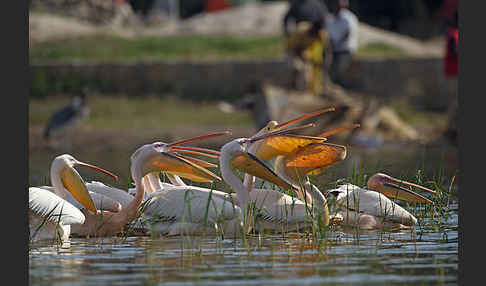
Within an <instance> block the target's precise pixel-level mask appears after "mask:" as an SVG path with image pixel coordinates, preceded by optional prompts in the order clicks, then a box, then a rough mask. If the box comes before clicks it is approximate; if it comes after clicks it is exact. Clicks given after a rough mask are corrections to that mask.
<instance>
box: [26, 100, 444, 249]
mask: <svg viewBox="0 0 486 286" xmlns="http://www.w3.org/2000/svg"><path fill="white" fill-rule="evenodd" d="M333 110H334V108H333V107H331V108H327V109H322V110H318V111H315V112H311V113H308V114H304V115H302V116H300V117H297V118H295V119H292V120H289V121H287V122H284V123H281V124H279V123H278V122H276V121H270V122H269V123H268V124H267V125H266V126H265V127H264V128H262V129H261V130H259V131H258V132H257V133H256V134H255V135H253V136H249V137H247V138H236V139H232V140H229V141H228V142H227V143H225V144H223V145H222V146H221V148H220V150H212V149H208V148H202V147H195V146H186V145H185V144H187V143H191V142H195V141H199V140H203V139H207V138H212V137H216V136H223V135H230V134H231V132H229V131H226V132H218V133H211V134H206V135H202V136H197V137H193V138H189V139H183V140H179V141H176V142H172V143H164V142H153V143H149V144H145V145H142V146H140V147H138V148H137V149H136V150H135V152H134V153H133V154H132V155H131V157H130V174H131V178H132V180H133V182H134V185H135V187H134V188H132V189H129V190H122V189H118V188H114V187H111V186H110V185H109V184H105V183H103V182H97V181H91V182H87V183H86V182H85V181H84V180H83V178H82V177H81V176H80V175H79V173H78V172H77V171H76V170H75V169H74V167H75V166H84V167H88V168H91V169H94V170H96V171H99V172H102V173H104V174H106V175H108V176H111V177H113V178H115V179H117V176H116V175H115V174H113V173H111V172H109V171H107V170H104V169H102V168H100V167H97V166H95V165H92V164H88V163H84V162H81V161H79V160H77V159H75V158H74V157H73V156H72V155H70V154H63V155H60V156H57V157H56V158H54V160H53V162H52V164H51V168H50V179H51V184H52V186H39V187H29V226H30V236H31V240H33V241H36V240H42V239H56V240H59V241H68V240H69V237H70V236H72V235H75V236H87V237H89V236H113V235H117V234H120V233H123V232H130V231H136V232H137V233H138V234H139V233H142V234H143V235H149V234H151V235H168V236H172V235H185V234H190V235H202V234H205V235H207V234H222V235H224V236H225V237H240V236H241V235H246V234H248V233H250V232H251V231H253V232H262V231H263V232H266V231H271V232H288V231H299V230H305V229H307V228H308V227H309V226H312V225H315V223H316V222H319V227H326V226H330V225H336V226H344V227H356V228H360V229H389V228H391V229H395V228H399V229H402V228H410V227H413V226H414V225H415V224H416V223H417V219H416V218H415V217H414V216H413V215H412V214H411V213H410V212H408V211H407V210H406V209H405V208H404V207H402V206H400V205H399V204H398V203H396V202H395V201H393V200H392V199H397V200H404V201H409V202H416V203H427V204H430V203H432V200H430V199H429V198H427V197H425V196H423V195H420V194H418V193H415V192H413V191H412V190H410V189H409V188H407V187H411V188H418V189H420V190H423V191H427V192H429V193H432V194H435V191H433V190H430V189H428V188H425V187H423V186H420V185H416V184H413V183H410V182H407V181H403V180H399V179H396V178H393V177H391V176H388V175H386V174H383V173H377V174H375V175H373V176H371V177H370V179H369V180H368V182H367V189H365V188H361V187H359V186H355V185H352V184H342V185H340V186H338V187H337V188H335V189H330V190H329V189H328V190H320V189H319V188H318V187H317V186H316V185H314V184H312V183H311V181H310V178H309V176H316V175H319V174H321V173H322V172H324V171H325V170H326V169H327V168H329V167H331V166H332V165H334V164H335V163H337V162H340V161H343V160H345V158H346V155H347V149H346V147H345V146H342V145H337V144H333V143H328V142H326V141H327V139H328V137H330V136H332V135H334V134H336V133H339V132H342V131H346V130H351V129H353V128H356V127H359V124H353V125H350V126H341V127H338V128H334V129H332V130H328V131H325V132H321V133H320V134H318V135H316V136H307V135H299V134H294V133H295V131H297V130H300V129H304V128H310V127H313V126H315V123H309V124H306V125H302V126H298V127H290V125H292V124H295V123H298V122H301V121H303V120H308V119H311V118H316V117H318V116H320V115H323V114H325V113H327V112H330V111H333ZM189 155H196V156H202V157H207V158H212V159H217V160H218V163H219V165H218V164H215V163H210V162H207V161H206V160H203V159H200V158H196V157H193V156H189ZM218 167H219V171H220V176H221V177H220V176H218V175H217V174H216V173H217V172H216V173H215V172H212V171H210V170H209V169H211V168H216V170H217V168H218ZM161 173H163V174H165V175H166V176H167V178H168V179H169V181H170V183H166V182H162V181H161V180H160V174H161ZM240 175H241V176H243V178H242V179H241V178H240ZM184 180H190V181H193V182H199V183H210V184H212V185H211V187H199V186H191V185H188V184H186V182H185V181H184ZM257 180H259V181H258V182H259V183H257ZM219 181H220V182H223V183H225V184H226V185H227V186H228V187H229V188H230V189H231V191H230V192H227V191H224V190H217V189H215V188H214V187H213V186H214V184H213V183H214V182H219ZM260 182H261V184H260ZM256 186H260V187H256ZM330 196H331V197H330ZM330 198H333V200H334V201H335V202H336V204H335V206H334V208H333V209H332V210H333V212H332V213H331V211H330V210H331V208H330V206H329V203H328V202H329V200H330Z"/></svg>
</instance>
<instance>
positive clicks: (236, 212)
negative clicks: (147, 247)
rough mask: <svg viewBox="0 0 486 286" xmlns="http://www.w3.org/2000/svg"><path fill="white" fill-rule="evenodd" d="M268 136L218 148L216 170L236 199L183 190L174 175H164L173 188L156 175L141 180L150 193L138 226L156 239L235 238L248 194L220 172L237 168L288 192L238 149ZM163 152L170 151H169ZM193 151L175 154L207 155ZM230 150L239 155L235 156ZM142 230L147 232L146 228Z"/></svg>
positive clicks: (208, 191) (200, 190) (202, 190)
mask: <svg viewBox="0 0 486 286" xmlns="http://www.w3.org/2000/svg"><path fill="white" fill-rule="evenodd" d="M271 135H273V134H268V135H265V136H264V137H261V138H254V139H248V138H240V139H235V140H233V141H231V142H230V143H227V144H225V145H224V146H223V147H222V149H221V153H220V154H221V155H220V157H219V159H220V164H221V166H220V168H221V170H222V174H223V173H224V176H226V178H227V179H228V181H227V182H228V183H229V184H230V185H231V186H232V187H233V189H234V190H235V191H236V196H232V195H230V194H228V193H226V192H222V191H218V190H212V189H208V188H201V187H195V186H187V185H186V184H185V183H184V182H183V181H182V179H181V178H180V177H179V176H178V175H179V174H175V173H174V172H168V176H169V179H170V180H171V182H172V183H173V184H167V183H161V182H160V180H159V178H158V173H156V174H154V173H150V174H148V175H147V176H146V177H145V178H144V180H145V179H146V181H145V182H144V183H145V184H146V186H147V190H148V189H151V190H152V193H150V194H148V195H147V197H146V201H147V204H146V205H145V206H144V208H143V209H144V210H143V215H144V216H145V219H144V220H142V221H141V223H142V225H143V224H147V222H148V224H150V226H149V227H148V229H149V230H151V231H152V233H154V234H157V235H180V234H183V233H184V234H202V233H206V234H214V233H221V234H223V235H225V236H239V235H240V234H241V231H242V229H241V224H242V222H243V220H244V217H245V214H246V210H247V206H248V191H247V190H246V189H245V190H243V189H241V188H240V186H239V185H242V183H241V182H240V181H238V182H236V183H235V182H234V179H233V177H232V176H234V175H233V174H232V172H231V171H228V170H224V171H223V169H224V168H230V169H233V168H238V169H240V170H244V171H245V172H248V173H250V174H253V175H255V176H259V177H260V176H261V177H263V178H266V179H267V180H270V181H272V182H274V183H276V184H278V185H283V186H285V187H287V188H291V185H290V184H288V183H287V182H285V181H283V180H282V179H280V178H279V177H278V176H277V175H276V174H275V173H274V172H273V171H271V170H270V169H269V168H268V167H267V166H265V165H264V164H263V163H262V162H261V161H260V160H258V159H256V158H254V156H252V155H251V154H247V153H246V152H245V151H244V150H243V149H241V148H243V147H242V145H244V144H245V143H247V142H250V141H256V140H261V139H263V138H266V137H268V136H271ZM167 148H168V150H170V148H169V147H167ZM193 148H194V147H179V148H178V149H177V150H176V151H177V152H181V153H183V152H186V151H191V150H192V151H194V150H199V151H211V150H208V149H202V148H199V149H197V148H196V149H193ZM234 148H236V149H234ZM234 150H239V151H241V150H243V151H242V152H239V153H238V152H235V151H234ZM213 152H217V151H213ZM217 153H219V152H217ZM202 162H204V161H202ZM206 164H207V162H206ZM228 166H229V167H228ZM208 167H210V166H208ZM228 172H229V173H228ZM181 177H185V178H189V179H191V180H194V177H193V178H191V177H188V176H187V175H186V174H181ZM237 180H238V179H237ZM196 181H197V180H196ZM142 227H144V228H145V229H147V227H146V226H142Z"/></svg>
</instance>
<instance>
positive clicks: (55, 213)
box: [29, 187, 85, 225]
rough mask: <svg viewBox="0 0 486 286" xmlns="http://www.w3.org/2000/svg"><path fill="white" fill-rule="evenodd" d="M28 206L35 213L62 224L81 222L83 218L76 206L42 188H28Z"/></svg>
mask: <svg viewBox="0 0 486 286" xmlns="http://www.w3.org/2000/svg"><path fill="white" fill-rule="evenodd" d="M29 208H30V209H31V210H32V212H34V213H35V214H37V215H39V216H42V217H44V218H47V220H49V221H52V222H59V224H62V225H70V224H83V223H84V219H85V217H84V214H83V213H82V212H81V211H80V210H79V209H78V208H76V207H75V206H73V205H72V204H71V203H69V202H68V201H66V200H64V199H63V198H61V197H59V196H58V195H56V194H55V193H52V192H50V191H49V190H46V189H43V188H37V187H30V188H29Z"/></svg>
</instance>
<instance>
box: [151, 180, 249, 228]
mask: <svg viewBox="0 0 486 286" xmlns="http://www.w3.org/2000/svg"><path fill="white" fill-rule="evenodd" d="M213 192H215V193H212V192H211V190H210V189H205V188H199V187H192V186H173V187H171V188H169V189H168V190H167V191H166V192H154V193H152V194H150V195H148V196H147V199H146V202H145V203H144V204H145V205H144V206H143V207H142V213H143V215H144V216H145V217H148V218H149V219H150V220H152V222H174V223H175V222H181V221H185V222H193V223H205V222H212V223H214V222H219V221H222V220H231V219H234V218H237V217H239V216H240V214H241V210H240V208H239V207H238V206H236V204H235V203H234V202H231V201H230V200H227V199H224V198H222V197H221V196H220V195H219V194H216V192H218V191H216V190H213Z"/></svg>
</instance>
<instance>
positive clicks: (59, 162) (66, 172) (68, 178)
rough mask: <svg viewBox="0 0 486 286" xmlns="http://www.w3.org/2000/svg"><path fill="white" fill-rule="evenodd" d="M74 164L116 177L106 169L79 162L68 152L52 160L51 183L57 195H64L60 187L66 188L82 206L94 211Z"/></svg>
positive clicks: (91, 201)
mask: <svg viewBox="0 0 486 286" xmlns="http://www.w3.org/2000/svg"><path fill="white" fill-rule="evenodd" d="M75 166H82V167H87V168H90V169H93V170H96V171H99V172H101V173H104V174H107V175H109V176H112V177H113V178H115V179H118V177H117V176H116V175H114V174H113V173H111V172H109V171H106V170H104V169H101V168H99V167H96V166H94V165H91V164H88V163H84V162H81V161H79V160H77V159H75V158H74V157H73V156H71V155H69V154H63V155H60V156H57V157H56V158H55V159H54V160H53V161H52V164H51V183H52V185H53V186H54V189H55V190H56V193H57V194H58V195H59V196H61V197H64V193H63V192H62V191H60V190H61V189H62V188H66V189H67V190H68V191H69V192H70V193H71V194H72V195H73V197H74V198H75V199H76V200H78V201H79V202H80V203H81V204H82V205H83V206H84V207H86V208H87V209H88V210H90V211H92V212H94V213H96V207H95V204H94V202H93V200H92V199H91V196H90V195H89V192H88V189H87V188H86V184H85V182H84V181H83V178H82V177H81V176H80V175H79V173H78V172H77V171H76V170H75V169H74V167H75Z"/></svg>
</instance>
